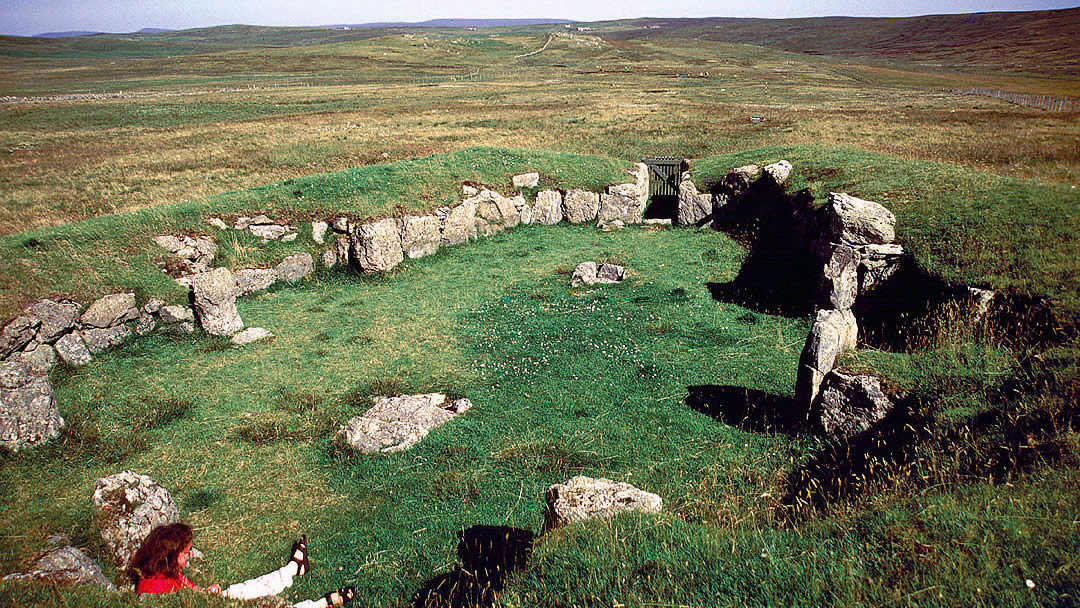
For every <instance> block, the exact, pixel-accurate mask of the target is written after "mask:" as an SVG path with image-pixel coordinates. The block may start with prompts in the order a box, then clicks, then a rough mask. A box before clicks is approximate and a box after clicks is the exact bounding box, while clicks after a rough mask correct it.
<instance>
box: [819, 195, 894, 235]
mask: <svg viewBox="0 0 1080 608" xmlns="http://www.w3.org/2000/svg"><path fill="white" fill-rule="evenodd" d="M825 213H826V221H827V225H828V226H829V231H830V238H831V240H832V241H833V242H844V243H850V244H852V245H884V244H886V243H891V242H893V241H894V240H895V239H896V216H895V215H893V213H892V212H891V211H889V210H888V209H886V208H885V207H883V206H882V205H880V204H878V203H875V202H872V201H864V200H862V199H858V198H855V197H854V196H850V195H848V194H843V193H837V192H830V193H829V202H828V203H827V204H826V206H825Z"/></svg>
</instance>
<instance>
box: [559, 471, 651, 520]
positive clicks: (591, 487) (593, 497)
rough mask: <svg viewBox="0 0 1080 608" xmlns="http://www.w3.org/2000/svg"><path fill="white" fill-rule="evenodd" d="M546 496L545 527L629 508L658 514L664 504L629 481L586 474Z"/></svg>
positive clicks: (561, 484) (606, 515)
mask: <svg viewBox="0 0 1080 608" xmlns="http://www.w3.org/2000/svg"><path fill="white" fill-rule="evenodd" d="M545 496H546V499H547V511H546V512H545V514H544V529H545V530H550V529H552V528H557V527H559V526H564V525H566V524H569V523H573V522H576V521H585V520H587V519H593V518H597V517H611V516H613V515H617V514H619V513H623V512H626V511H641V512H644V513H659V512H660V510H661V509H662V508H663V504H664V501H663V500H662V499H661V498H660V497H659V496H658V495H656V494H653V493H651V492H646V491H644V490H640V489H638V488H635V487H634V486H632V485H630V484H628V483H622V482H618V481H612V480H610V479H603V478H600V479H595V478H592V477H585V476H583V475H579V476H577V477H574V478H573V479H571V480H570V481H567V482H566V483H559V484H555V485H553V486H551V487H550V488H548V489H547V492H546V495H545Z"/></svg>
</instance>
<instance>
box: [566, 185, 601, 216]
mask: <svg viewBox="0 0 1080 608" xmlns="http://www.w3.org/2000/svg"><path fill="white" fill-rule="evenodd" d="M599 211H600V195H599V194H597V193H596V192H589V191H588V190H580V189H577V188H575V189H573V190H571V191H569V192H567V193H566V196H565V197H563V215H564V216H565V217H566V220H567V221H568V222H570V223H571V224H583V223H585V222H591V221H593V220H595V219H596V214H597V212H599Z"/></svg>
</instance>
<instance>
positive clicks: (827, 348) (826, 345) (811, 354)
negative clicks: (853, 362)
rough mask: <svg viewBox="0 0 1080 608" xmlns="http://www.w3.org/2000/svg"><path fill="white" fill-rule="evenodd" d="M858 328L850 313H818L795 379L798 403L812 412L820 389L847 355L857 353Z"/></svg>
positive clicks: (835, 311)
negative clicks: (850, 352)
mask: <svg viewBox="0 0 1080 608" xmlns="http://www.w3.org/2000/svg"><path fill="white" fill-rule="evenodd" d="M858 336H859V326H858V323H857V322H856V320H855V315H854V314H853V313H852V312H851V310H819V311H818V313H817V317H816V318H815V319H814V324H813V326H811V328H810V333H809V334H808V335H807V336H806V343H805V344H804V345H803V350H802V354H801V355H800V356H799V368H798V371H797V372H796V377H795V400H796V403H798V404H799V406H800V407H801V408H802V411H804V412H809V411H810V408H811V405H812V404H813V403H814V399H815V398H817V394H818V390H819V387H820V386H821V382H822V380H824V378H825V375H826V374H828V373H829V372H830V371H832V369H833V368H834V367H836V362H837V361H838V360H839V359H840V355H841V354H843V353H844V352H846V351H850V350H854V349H855V344H856V342H857V340H858Z"/></svg>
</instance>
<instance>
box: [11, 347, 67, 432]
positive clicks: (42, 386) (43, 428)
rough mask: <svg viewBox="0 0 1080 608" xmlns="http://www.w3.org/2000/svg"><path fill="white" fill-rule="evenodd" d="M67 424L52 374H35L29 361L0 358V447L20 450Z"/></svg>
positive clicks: (58, 430)
mask: <svg viewBox="0 0 1080 608" xmlns="http://www.w3.org/2000/svg"><path fill="white" fill-rule="evenodd" d="M63 426H64V419H63V418H62V417H61V416H60V410H58V409H57V408H56V401H55V400H54V399H53V392H52V384H50V383H49V377H48V376H44V375H37V374H34V373H33V370H32V368H31V366H30V364H29V363H27V362H26V361H21V360H14V361H0V447H3V448H6V449H8V450H11V451H13V452H18V451H19V450H21V449H23V448H27V447H30V446H33V445H37V444H39V443H42V442H45V441H48V440H49V439H52V438H53V437H56V436H57V435H59V434H60V429H61V428H62V427H63Z"/></svg>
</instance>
